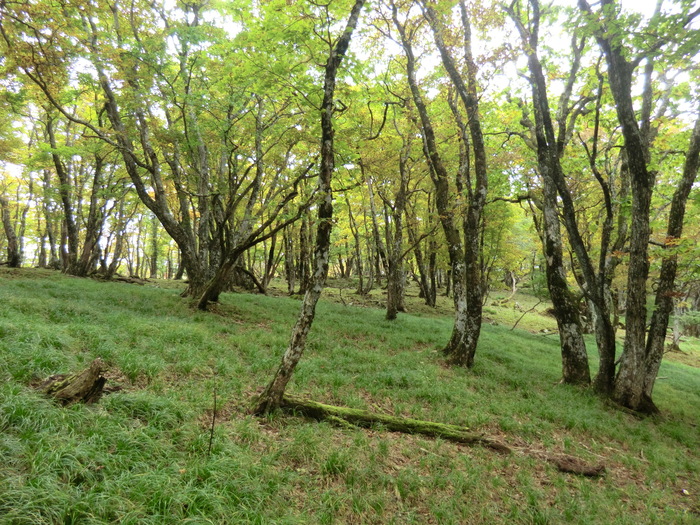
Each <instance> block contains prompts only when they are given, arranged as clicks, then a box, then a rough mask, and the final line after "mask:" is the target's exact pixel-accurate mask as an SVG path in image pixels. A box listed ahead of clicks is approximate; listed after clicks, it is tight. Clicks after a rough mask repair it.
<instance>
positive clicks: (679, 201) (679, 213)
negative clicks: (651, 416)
mask: <svg viewBox="0 0 700 525" xmlns="http://www.w3.org/2000/svg"><path fill="white" fill-rule="evenodd" d="M698 111H699V113H698V117H697V120H696V121H695V127H694V129H693V133H692V135H691V137H690V145H689V147H688V151H687V153H686V157H685V163H684V166H683V175H682V177H681V180H680V184H679V185H678V188H676V191H675V192H674V194H673V201H672V202H671V210H670V212H669V217H668V228H667V230H666V241H665V245H666V248H665V249H667V250H669V251H671V253H670V254H669V255H667V256H666V257H664V258H663V260H662V262H661V272H660V275H659V281H658V288H657V291H656V300H655V304H654V313H653V314H652V316H651V324H650V327H649V336H648V339H647V346H646V355H645V361H644V378H643V381H644V383H643V389H644V391H643V394H642V395H643V396H644V398H647V399H648V400H651V395H652V392H653V390H654V382H655V381H656V376H657V375H658V373H659V367H660V366H661V360H662V359H663V355H664V348H665V344H666V332H667V331H668V323H669V318H670V315H671V312H672V311H673V299H674V295H675V294H674V292H675V281H676V273H677V269H678V256H677V255H676V254H675V253H673V250H674V249H675V246H676V245H677V243H678V241H679V240H680V238H681V236H682V235H683V220H684V218H685V209H686V203H687V201H688V196H689V195H690V190H691V188H692V187H693V184H694V183H695V180H696V178H697V175H698V163H699V159H700V106H699V107H698Z"/></svg>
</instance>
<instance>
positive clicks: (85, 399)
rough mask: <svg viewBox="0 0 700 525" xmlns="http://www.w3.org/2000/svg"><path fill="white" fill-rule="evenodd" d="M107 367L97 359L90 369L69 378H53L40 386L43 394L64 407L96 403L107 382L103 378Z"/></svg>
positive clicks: (60, 376)
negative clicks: (74, 404)
mask: <svg viewBox="0 0 700 525" xmlns="http://www.w3.org/2000/svg"><path fill="white" fill-rule="evenodd" d="M104 368H105V365H104V363H103V362H102V360H101V359H99V358H98V359H95V360H94V361H93V362H92V363H91V364H90V366H89V367H88V368H86V369H85V370H83V371H81V372H78V373H76V374H72V375H69V376H62V375H59V376H52V377H50V378H48V379H47V380H46V381H44V383H43V384H42V385H41V386H40V389H41V390H42V392H44V393H45V394H46V395H48V396H50V397H53V398H54V399H56V400H58V401H59V402H60V403H61V404H63V405H70V404H73V403H77V402H81V403H88V404H89V403H94V402H96V401H97V400H99V399H100V396H101V395H102V389H103V388H104V385H105V383H106V382H107V380H106V379H105V378H104V377H103V376H102V372H103V371H104Z"/></svg>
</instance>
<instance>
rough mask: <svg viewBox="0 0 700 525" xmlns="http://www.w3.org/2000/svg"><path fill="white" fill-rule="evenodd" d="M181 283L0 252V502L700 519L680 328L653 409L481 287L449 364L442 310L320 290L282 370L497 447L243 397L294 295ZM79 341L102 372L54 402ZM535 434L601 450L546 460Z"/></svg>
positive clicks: (6, 507)
mask: <svg viewBox="0 0 700 525" xmlns="http://www.w3.org/2000/svg"><path fill="white" fill-rule="evenodd" d="M178 292H179V289H178V288H177V287H176V286H173V285H172V283H166V282H162V283H161V282H155V283H153V284H152V285H147V286H136V285H130V284H124V283H111V282H99V281H95V280H89V279H78V278H71V277H66V276H64V275H62V274H60V273H58V272H51V271H40V270H29V269H26V270H9V269H6V268H0V379H1V381H0V429H2V432H1V433H0V523H8V524H10V523H11V524H32V525H36V524H42V523H46V524H55V523H66V524H67V523H80V524H93V523H94V524H97V523H122V524H129V523H133V524H137V523H138V524H151V523H152V524H156V523H163V524H165V523H197V524H200V523H201V524H203V523H221V524H224V523H260V524H271V523H287V524H292V523H305V524H306V523H340V524H342V523H377V524H385V523H396V524H407V523H439V524H440V525H443V524H450V523H454V524H464V523H484V524H486V523H489V524H490V523H581V524H584V523H585V524H592V523H616V524H635V525H636V524H639V523H699V522H700V489H698V487H700V457H699V454H698V451H699V450H700V431H699V430H698V426H697V425H698V421H699V420H700V417H699V415H700V368H697V363H698V355H699V354H700V351H699V348H700V345H698V343H697V341H691V342H688V352H689V354H687V355H682V356H681V360H683V361H685V363H688V364H684V363H683V362H678V361H677V360H667V361H666V362H665V363H664V364H663V366H662V370H661V373H660V379H659V381H658V383H657V387H656V390H655V397H654V399H655V401H656V402H657V404H658V406H659V408H660V409H661V411H662V416H661V417H658V418H654V419H651V418H647V419H640V418H638V417H636V416H634V415H632V414H630V413H626V412H623V411H620V410H618V409H616V408H614V407H612V406H610V405H609V404H607V403H606V402H605V401H603V400H601V399H600V398H598V397H596V396H595V395H593V394H592V393H590V392H588V391H587V390H583V389H579V388H572V387H568V386H564V385H560V384H558V381H559V377H560V366H561V365H560V359H559V348H558V340H557V338H556V336H552V335H551V329H550V328H547V326H548V323H552V325H553V324H554V323H553V320H548V318H546V317H540V316H538V315H536V314H535V313H532V314H528V315H526V316H525V317H524V318H523V320H522V321H521V322H520V323H519V324H518V327H517V328H516V329H515V330H511V327H512V326H513V324H514V322H515V320H517V319H518V318H519V317H520V316H521V314H522V311H520V310H518V311H514V310H513V308H507V307H503V308H501V307H498V306H495V305H489V306H487V308H486V313H487V315H489V317H490V319H491V321H492V322H491V323H489V324H487V325H485V327H484V332H483V336H482V342H481V343H480V348H479V351H478V353H477V363H476V366H475V368H474V369H473V370H470V371H467V370H464V369H452V368H448V367H446V366H445V365H444V363H443V361H442V359H441V356H440V354H439V349H440V347H441V345H442V344H443V343H444V342H445V341H446V340H447V338H448V337H449V332H450V329H451V326H452V323H451V319H450V318H449V316H445V315H438V314H436V313H433V312H429V311H423V310H421V309H418V310H419V311H418V314H419V315H410V314H405V315H401V316H400V317H399V319H398V320H396V321H394V322H388V321H386V320H384V312H383V311H382V310H381V309H377V308H371V307H359V306H356V305H354V304H353V305H351V304H350V303H359V302H360V301H359V300H358V299H357V298H356V296H354V295H353V294H352V292H351V291H350V290H343V291H342V300H341V292H340V290H339V289H335V290H329V291H328V293H327V294H326V295H327V297H328V298H329V299H330V300H326V301H324V302H322V303H321V304H320V305H319V311H318V315H317V318H316V323H315V324H314V326H313V329H312V333H311V335H310V344H309V346H308V348H307V353H306V355H305V357H304V359H303V360H302V362H301V364H300V366H299V368H298V370H297V373H296V375H295V377H294V379H293V380H292V383H291V386H290V392H292V393H294V394H297V395H301V396H304V397H308V398H312V399H315V400H317V401H321V402H325V403H330V404H336V405H342V406H348V407H354V408H365V409H369V410H372V411H375V412H380V413H386V414H392V415H403V416H408V417H413V418H420V419H426V420H431V421H437V422H444V423H453V424H458V425H464V426H467V427H469V428H470V429H472V430H473V431H475V432H479V433H483V434H485V435H488V436H492V437H495V438H498V439H500V440H502V441H504V442H506V443H508V444H509V445H510V446H512V447H513V448H514V449H515V453H514V454H511V455H509V456H503V455H499V454H497V453H495V452H493V451H492V450H489V449H485V448H481V447H468V446H463V445H457V444H453V443H449V442H446V441H443V440H435V439H429V438H423V437H418V436H411V435H405V434H398V433H392V432H388V431H386V430H385V429H382V428H373V429H371V430H363V429H355V428H339V427H336V426H332V425H330V424H327V423H319V422H316V421H311V420H307V419H304V418H301V417H293V416H288V415H283V414H277V415H275V416H272V417H270V418H267V419H263V420H259V419H256V418H254V417H251V416H249V415H247V408H248V405H249V403H250V400H251V397H252V396H253V395H254V394H255V393H256V392H257V391H259V390H260V389H262V387H263V386H264V385H265V384H266V382H267V381H268V380H269V379H270V377H271V374H272V372H273V370H274V368H275V367H276V365H277V364H278V361H279V359H280V356H281V353H282V351H283V350H284V348H285V345H286V343H287V338H288V334H289V331H290V328H291V326H292V324H293V322H294V319H295V317H296V314H297V309H298V306H299V301H298V300H297V299H295V298H289V297H285V296H282V295H281V294H280V296H269V297H268V296H261V295H250V294H224V296H223V298H222V302H221V304H220V305H218V306H217V307H216V308H215V311H214V312H212V313H202V312H198V311H194V310H192V309H190V308H189V307H188V306H187V304H186V303H185V302H184V301H183V299H181V298H180V297H179V295H178ZM526 300H527V298H523V301H526ZM370 301H373V302H375V303H377V302H378V299H376V298H375V299H374V300H372V299H370ZM536 302H537V300H536V299H535V300H532V302H531V303H528V304H527V305H524V306H523V309H524V310H527V309H528V308H530V306H531V305H534V304H535V303H536ZM682 348H683V345H682ZM594 351H595V350H594V345H593V344H590V345H589V352H590V353H591V354H594ZM96 357H101V358H102V359H103V360H104V361H105V362H106V363H107V364H108V366H109V372H108V380H109V381H108V387H110V389H111V390H113V391H112V392H111V393H109V394H108V395H105V396H104V397H103V398H102V400H101V401H100V402H99V403H98V404H96V405H92V406H83V405H74V406H70V407H68V408H62V407H59V406H57V405H55V404H54V403H53V402H52V401H50V400H47V399H45V398H43V397H42V396H41V395H40V394H38V393H37V392H36V391H35V390H34V389H33V388H32V385H35V384H36V383H37V382H38V381H39V380H41V379H43V378H45V377H47V376H49V375H51V374H56V373H66V372H71V371H75V370H78V369H80V368H82V367H85V366H87V364H89V363H90V362H91V361H92V360H93V359H94V358H96ZM591 362H592V363H594V362H595V356H594V355H591ZM693 364H695V365H696V366H691V365H693ZM215 400H216V422H215V425H214V433H213V438H212V439H211V440H210V430H211V424H212V412H213V408H214V403H215ZM210 445H211V451H209V448H210ZM539 453H541V454H542V455H545V454H551V453H568V454H572V455H574V456H577V457H579V458H582V459H583V460H586V461H590V462H592V463H602V464H604V465H605V466H606V469H607V472H606V474H605V476H603V477H601V478H597V479H591V478H585V477H580V476H575V475H571V474H564V473H561V472H559V471H557V469H556V468H555V467H554V466H552V465H551V464H550V463H548V462H546V461H543V460H541V459H538V457H537V456H538V454H539Z"/></svg>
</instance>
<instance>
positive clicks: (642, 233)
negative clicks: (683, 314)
mask: <svg viewBox="0 0 700 525" xmlns="http://www.w3.org/2000/svg"><path fill="white" fill-rule="evenodd" d="M579 9H580V11H581V12H582V13H584V15H585V17H586V20H587V21H588V22H589V24H590V25H591V27H592V30H593V34H594V36H595V38H596V40H597V42H598V45H599V47H600V48H601V50H602V52H603V55H604V56H605V60H606V63H607V65H608V79H609V84H610V90H611V92H612V96H613V99H614V100H615V108H616V112H617V118H618V121H619V123H620V126H621V128H622V135H623V138H624V147H625V155H626V160H627V163H628V167H629V173H630V180H631V194H632V209H631V214H632V223H631V227H630V249H629V250H630V262H629V267H628V274H627V325H626V329H627V330H626V334H625V343H624V349H623V352H622V356H621V357H620V367H619V370H618V372H617V375H616V377H615V384H614V389H613V394H612V395H613V398H614V399H615V400H616V401H617V402H618V403H620V404H621V405H623V406H626V407H628V408H631V409H634V410H639V411H642V412H655V411H657V408H656V406H655V405H654V403H653V401H652V400H651V397H650V395H649V393H650V392H651V389H652V387H653V383H654V380H655V378H656V373H657V372H658V365H657V361H658V362H660V360H661V358H660V356H659V355H658V352H659V349H658V344H657V343H653V342H652V341H655V340H657V339H658V338H659V337H660V336H661V332H663V337H664V338H665V334H666V328H667V324H668V318H667V316H668V314H665V315H664V314H663V313H662V314H661V315H659V316H657V320H656V322H655V324H656V326H654V330H653V331H652V333H651V338H650V339H649V342H647V338H646V335H647V332H646V323H647V315H646V314H647V306H646V298H647V280H648V278H649V258H648V253H649V250H648V246H649V238H650V207H651V197H652V193H653V188H654V181H655V175H656V174H655V172H654V170H653V169H651V168H650V163H651V153H650V141H649V139H650V130H651V125H650V117H651V110H650V107H649V103H648V99H646V98H645V99H643V108H642V113H641V117H642V119H641V125H640V123H639V121H638V120H637V113H636V111H635V107H634V100H633V96H632V89H633V74H634V71H635V69H636V68H637V67H639V66H640V64H641V63H642V61H644V60H646V61H647V70H646V71H647V72H648V74H650V73H651V72H652V71H653V69H654V55H655V53H657V52H658V51H659V49H661V48H662V47H663V46H664V45H666V44H667V43H668V42H669V41H670V42H679V41H680V42H683V41H684V40H685V43H686V44H687V43H692V42H693V39H694V40H695V45H696V46H697V36H695V35H694V34H693V33H692V32H690V30H688V29H687V26H688V24H689V23H690V22H691V21H692V20H693V19H694V18H695V17H697V16H698V15H700V10H697V9H696V10H695V11H694V12H689V9H688V8H687V6H686V8H685V11H684V12H683V13H682V14H681V15H680V16H673V15H672V16H667V17H663V16H662V15H661V14H660V13H659V12H658V11H657V13H656V14H655V16H654V17H653V20H652V22H651V23H650V27H649V29H650V30H651V31H652V33H653V34H659V30H661V31H667V32H668V33H667V35H668V36H667V35H663V34H662V35H659V37H658V38H657V41H656V42H654V43H652V45H651V47H650V49H648V50H646V51H644V52H642V53H640V54H639V55H638V56H636V57H634V58H632V57H633V51H632V50H631V49H630V48H629V44H628V43H627V42H625V40H624V39H623V38H622V35H621V34H620V31H621V30H622V28H621V26H620V24H619V19H618V18H617V15H618V13H617V4H616V3H615V2H614V0H603V1H602V2H601V9H600V11H599V12H598V13H594V12H593V10H592V8H591V6H590V5H589V4H588V2H587V1H586V0H579ZM662 22H665V23H666V26H664V25H663V24H662ZM657 28H659V29H658V30H657ZM690 49H693V48H692V47H691V48H690ZM697 50H698V48H697V47H695V48H694V49H693V51H691V56H692V55H694V54H697ZM688 51H689V50H688V49H684V50H683V52H684V53H688ZM693 136H695V135H693ZM691 140H695V139H691ZM691 145H692V142H691ZM692 153H693V152H692V147H691V156H690V157H686V159H687V160H686V167H688V166H690V172H689V171H688V170H687V169H686V170H684V174H683V179H684V183H683V184H682V185H681V186H684V185H685V184H686V182H685V178H686V176H687V177H688V178H690V179H691V180H694V178H695V174H694V173H692V171H693V162H694V161H693V160H692V157H693V154H692ZM695 173H697V168H696V167H695ZM691 184H692V182H691ZM686 198H687V197H684V196H683V193H681V194H680V195H678V199H674V200H675V202H677V207H676V208H677V210H676V212H677V213H676V214H674V216H673V217H672V220H673V221H674V223H675V222H677V220H678V218H680V220H681V223H682V217H683V212H682V211H681V209H684V208H685V201H686ZM681 229H682V227H681ZM669 231H672V232H673V233H672V235H673V236H674V237H675V235H674V234H675V233H680V230H679V229H678V226H677V224H674V225H673V226H672V227H670V228H669ZM672 267H673V263H672V262H671V261H670V260H669V263H668V265H667V267H666V270H668V272H667V273H665V274H663V273H662V277H663V280H664V281H667V282H666V283H664V284H663V286H662V287H663V288H665V293H669V291H670V290H669V287H670V288H671V289H672V288H673V280H674V279H675V272H674V271H672ZM657 304H658V305H659V306H660V307H662V308H663V309H664V310H665V309H666V308H668V306H667V305H668V303H667V300H665V299H663V298H659V301H658V302H657ZM661 348H663V345H661ZM662 352H663V350H661V353H662Z"/></svg>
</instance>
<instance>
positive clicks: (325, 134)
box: [253, 0, 365, 414]
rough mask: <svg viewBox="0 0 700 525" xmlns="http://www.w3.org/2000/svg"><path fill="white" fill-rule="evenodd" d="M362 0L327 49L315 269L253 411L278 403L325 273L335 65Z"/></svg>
mask: <svg viewBox="0 0 700 525" xmlns="http://www.w3.org/2000/svg"><path fill="white" fill-rule="evenodd" d="M364 3H365V0H356V1H355V4H354V5H353V7H352V11H351V12H350V17H349V18H348V21H347V24H346V26H345V30H344V31H343V34H342V35H341V36H340V38H339V39H338V41H337V42H336V44H335V46H333V47H332V48H331V50H330V56H329V57H328V61H327V62H326V66H325V79H324V84H323V102H322V104H321V165H320V169H319V175H318V197H319V199H320V201H319V203H318V226H317V228H318V229H317V233H316V249H315V254H314V255H315V259H314V265H315V271H314V274H313V278H312V283H311V287H310V288H309V290H307V292H306V294H305V295H304V299H303V301H302V305H301V312H300V313H299V317H298V319H297V322H296V324H295V325H294V328H293V329H292V336H291V340H290V343H289V346H288V347H287V350H286V351H285V353H284V356H283V357H282V363H281V364H280V366H279V368H278V369H277V372H276V374H275V376H274V377H273V379H272V381H271V382H270V384H269V385H268V386H267V388H266V389H265V390H264V392H263V393H262V394H261V395H260V396H259V397H258V399H257V400H256V401H255V407H254V408H253V413H255V414H266V413H269V412H271V411H273V410H276V409H278V408H279V407H280V405H281V403H282V397H283V396H284V392H285V390H286V388H287V384H288V383H289V380H290V379H291V377H292V373H293V372H294V369H295V368H296V366H297V364H298V363H299V360H300V359H301V356H302V354H303V352H304V349H305V347H306V339H307V335H308V333H309V330H310V329H311V325H312V323H313V320H314V316H315V315H316V303H317V302H318V299H319V297H320V296H321V292H322V291H323V287H324V285H325V283H326V278H327V277H328V266H329V257H330V245H331V230H332V228H333V222H332V219H333V196H332V188H331V182H332V179H333V172H334V169H335V153H334V150H333V135H334V129H333V113H334V108H335V101H334V93H335V84H336V77H337V74H338V68H339V66H340V63H341V61H342V60H343V57H344V56H345V53H346V52H347V49H348V46H349V45H350V39H351V38H352V34H353V31H354V30H355V27H356V26H357V23H358V20H359V17H360V12H361V11H362V7H363V5H364Z"/></svg>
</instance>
